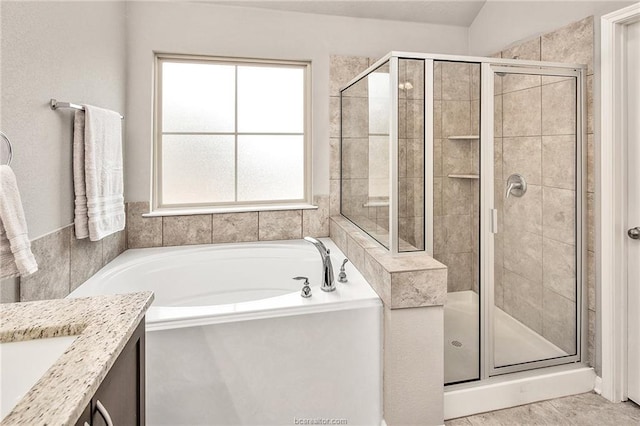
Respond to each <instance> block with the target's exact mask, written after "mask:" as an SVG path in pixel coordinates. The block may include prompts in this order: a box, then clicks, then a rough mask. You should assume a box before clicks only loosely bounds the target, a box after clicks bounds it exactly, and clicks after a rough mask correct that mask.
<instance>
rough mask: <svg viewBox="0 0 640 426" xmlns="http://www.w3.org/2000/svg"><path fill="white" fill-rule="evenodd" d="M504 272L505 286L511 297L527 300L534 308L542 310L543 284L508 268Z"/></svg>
mask: <svg viewBox="0 0 640 426" xmlns="http://www.w3.org/2000/svg"><path fill="white" fill-rule="evenodd" d="M504 273H505V275H504V280H505V281H504V286H505V291H507V292H508V293H509V296H508V297H509V299H510V300H511V299H523V300H526V301H527V304H529V305H530V306H531V307H532V308H534V309H536V310H538V311H542V293H543V291H542V285H540V283H539V282H534V281H531V280H529V279H527V278H526V277H523V276H522V275H520V274H518V273H517V272H514V271H510V270H508V269H505V271H504Z"/></svg>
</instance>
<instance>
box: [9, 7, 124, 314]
mask: <svg viewBox="0 0 640 426" xmlns="http://www.w3.org/2000/svg"><path fill="white" fill-rule="evenodd" d="M0 15H1V30H0V32H1V35H0V39H1V48H0V51H1V52H2V53H1V54H2V57H1V59H2V61H1V66H0V70H1V92H2V96H1V100H0V112H1V117H0V129H2V131H3V132H5V133H6V134H7V135H8V136H9V138H10V139H11V141H12V143H13V148H14V157H13V162H12V163H11V167H12V168H13V170H14V172H15V174H16V178H17V182H18V187H19V189H20V194H21V197H22V203H23V206H24V210H25V215H26V220H27V224H28V229H29V237H30V238H31V239H32V240H34V239H37V240H38V239H39V240H43V242H41V243H36V242H34V252H35V254H36V259H37V260H38V263H39V269H40V271H39V272H37V273H36V274H34V275H33V276H31V277H30V278H29V280H30V281H31V282H32V285H27V287H29V288H30V289H25V290H24V291H26V293H25V294H26V297H27V299H31V298H32V296H33V298H43V297H53V296H57V297H60V296H64V295H66V294H67V293H68V292H69V288H70V285H71V282H72V278H71V275H72V273H71V267H70V262H71V260H70V259H71V255H70V252H71V250H72V243H71V242H70V237H69V234H68V231H69V228H67V229H66V230H60V229H61V228H65V227H67V226H68V225H69V224H70V223H71V222H72V221H73V183H72V182H73V181H72V173H71V144H72V131H73V112H71V111H63V110H61V111H52V110H51V109H50V108H49V99H50V98H57V99H58V100H60V101H68V102H75V103H88V104H94V105H98V106H102V107H105V108H110V109H114V110H116V111H120V112H122V113H123V114H125V115H126V111H125V4H124V2H118V1H109V2H106V1H105V2H100V1H96V2H58V1H56V2H52V1H42V2H10V1H9V2H7V1H3V2H1V3H0ZM51 233H53V234H51ZM54 234H55V235H54ZM44 235H46V236H45V237H43V238H40V237H42V236H44ZM51 239H53V240H56V241H58V243H56V244H54V245H53V246H51V245H50V244H53V243H51V241H50V240H51ZM75 246H76V245H74V247H75ZM85 246H87V247H85V251H88V252H91V253H93V254H92V256H93V257H94V260H95V261H96V262H97V259H98V257H99V262H100V263H101V262H102V261H103V247H102V242H100V243H97V244H91V243H86V244H85ZM88 246H90V247H88ZM44 247H49V249H44ZM58 249H59V250H60V251H59V252H58V251H57V250H58ZM43 250H44V251H43ZM98 252H99V256H98V254H97V253H98ZM78 253H80V252H78V251H76V254H78ZM76 258H77V256H76ZM76 263H77V265H79V266H81V267H82V268H83V270H76V271H75V273H74V274H73V276H74V279H73V282H75V280H76V279H77V277H79V276H82V275H83V274H84V273H85V272H83V271H84V268H85V266H84V265H81V264H85V263H86V262H84V261H78V262H76ZM94 265H95V263H92V262H89V266H87V268H89V269H91V268H92V267H94ZM19 297H20V288H19V287H18V280H17V279H16V280H14V279H10V280H4V281H3V282H2V283H0V300H1V301H3V302H8V301H9V302H10V301H15V300H18V298H19Z"/></svg>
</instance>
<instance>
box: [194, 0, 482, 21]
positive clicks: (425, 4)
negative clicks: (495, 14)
mask: <svg viewBox="0 0 640 426" xmlns="http://www.w3.org/2000/svg"><path fill="white" fill-rule="evenodd" d="M200 1H201V2H205V3H215V4H221V5H226V6H238V7H254V8H256V7H257V8H261V9H273V10H284V11H291V12H303V13H314V14H320V15H335V16H349V17H354V18H370V19H384V20H391V21H408V22H421V23H429V24H442V25H458V26H464V27H468V26H469V25H471V23H472V22H473V20H474V19H475V17H476V16H477V15H478V12H480V9H482V6H484V4H485V2H486V0H470V1H467V0H447V1H444V0H439V1H438V0H413V1H405V0H355V1H354V0H351V1H334V0H286V1H272V0H262V1H255V0H254V1H251V0H200Z"/></svg>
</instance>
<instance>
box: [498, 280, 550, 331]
mask: <svg viewBox="0 0 640 426" xmlns="http://www.w3.org/2000/svg"><path fill="white" fill-rule="evenodd" d="M502 280H503V289H504V296H503V297H504V310H505V312H507V313H508V314H509V315H511V316H513V317H514V318H515V319H517V320H518V321H520V322H521V323H523V324H525V325H526V326H527V327H529V328H530V329H532V330H533V331H535V332H536V333H542V310H541V308H540V307H538V306H536V305H537V304H538V301H537V300H535V299H533V300H531V299H528V298H527V297H525V296H523V295H521V294H520V293H518V291H516V289H517V288H518V286H519V285H520V286H523V282H526V281H527V279H526V278H524V277H522V276H520V275H518V274H515V273H513V272H511V271H509V270H507V269H505V270H504V275H503V277H502ZM524 286H525V288H530V289H532V290H533V289H535V286H534V285H533V284H531V283H528V284H526V285H524Z"/></svg>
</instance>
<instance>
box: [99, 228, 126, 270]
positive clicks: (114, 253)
mask: <svg viewBox="0 0 640 426" xmlns="http://www.w3.org/2000/svg"><path fill="white" fill-rule="evenodd" d="M126 249H127V231H126V229H125V230H123V231H119V232H116V233H115V234H111V235H108V236H106V237H105V238H104V239H103V240H102V263H103V264H105V265H106V264H107V263H109V262H111V261H112V260H113V259H115V258H116V257H118V256H119V255H120V253H122V252H124V251H125V250H126Z"/></svg>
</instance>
